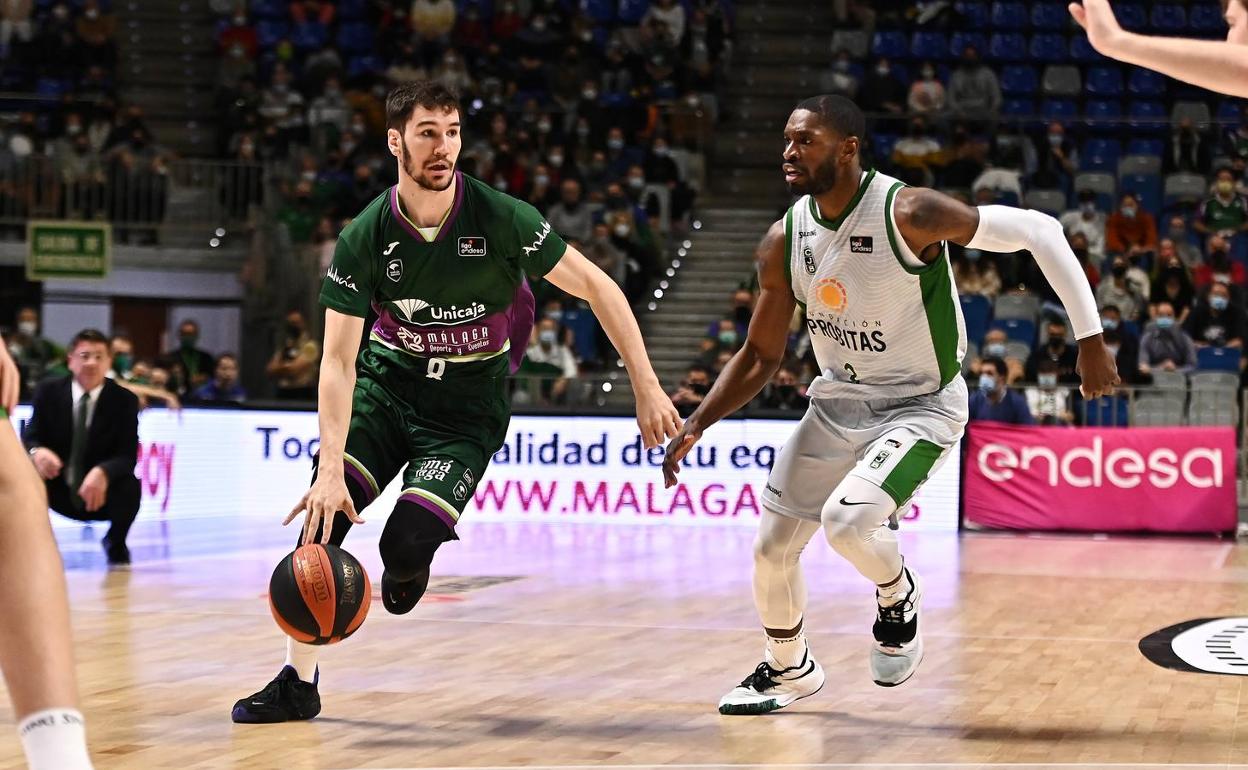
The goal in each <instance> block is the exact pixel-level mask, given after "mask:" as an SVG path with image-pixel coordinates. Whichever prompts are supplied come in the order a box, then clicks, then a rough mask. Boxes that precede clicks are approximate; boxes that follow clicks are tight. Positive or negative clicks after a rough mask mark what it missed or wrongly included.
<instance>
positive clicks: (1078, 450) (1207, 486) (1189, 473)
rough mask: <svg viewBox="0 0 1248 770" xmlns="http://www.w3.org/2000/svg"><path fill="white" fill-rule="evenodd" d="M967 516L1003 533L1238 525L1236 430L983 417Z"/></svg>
mask: <svg viewBox="0 0 1248 770" xmlns="http://www.w3.org/2000/svg"><path fill="white" fill-rule="evenodd" d="M967 436H968V437H967V439H965V441H966V445H967V452H966V475H965V478H964V481H963V483H964V485H965V486H964V489H963V493H964V498H963V500H964V506H965V507H964V512H965V516H966V521H967V523H969V524H976V525H980V526H984V527H994V528H1001V529H1033V530H1083V531H1096V532H1107V531H1153V532H1224V531H1228V530H1233V529H1235V525H1236V521H1237V512H1236V491H1235V481H1236V475H1235V471H1236V468H1235V457H1236V455H1235V431H1234V429H1232V428H1131V429H1130V430H1126V429H1122V428H1104V429H1101V428H1039V427H1025V426H1016V425H1002V424H1000V423H985V422H973V423H971V424H970V426H969V427H968V429H967Z"/></svg>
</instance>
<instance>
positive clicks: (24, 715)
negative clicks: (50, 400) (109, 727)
mask: <svg viewBox="0 0 1248 770" xmlns="http://www.w3.org/2000/svg"><path fill="white" fill-rule="evenodd" d="M2 365H3V364H0V366H2ZM0 374H2V373H0ZM0 415H4V409H3V407H0ZM0 511H3V512H4V515H2V516H0V606H3V607H4V608H5V613H6V620H5V622H4V623H0V668H2V669H3V671H4V679H5V682H6V683H7V684H8V688H9V696H10V697H11V698H12V701H13V708H14V710H15V711H16V712H17V720H18V732H19V734H20V735H21V739H22V746H23V748H24V749H25V751H26V760H27V762H28V763H29V765H30V768H31V770H91V759H90V757H89V756H88V755H87V744H86V733H85V729H84V725H83V719H82V714H81V713H80V712H79V711H78V686H77V683H76V681H75V674H74V649H73V640H72V637H71V634H70V625H69V601H68V599H67V598H66V595H65V575H64V568H63V566H62V564H61V555H60V552H59V551H57V548H56V541H55V540H54V539H53V538H52V527H51V524H50V523H49V521H48V503H47V497H46V494H45V492H44V489H43V484H42V483H41V482H40V480H39V476H38V474H36V473H35V469H34V466H32V465H31V463H30V460H29V458H27V457H26V453H25V452H24V451H23V450H22V445H21V442H20V441H18V438H17V434H16V433H15V432H14V431H13V428H12V426H11V425H10V424H9V421H8V417H7V416H5V417H4V419H2V420H0Z"/></svg>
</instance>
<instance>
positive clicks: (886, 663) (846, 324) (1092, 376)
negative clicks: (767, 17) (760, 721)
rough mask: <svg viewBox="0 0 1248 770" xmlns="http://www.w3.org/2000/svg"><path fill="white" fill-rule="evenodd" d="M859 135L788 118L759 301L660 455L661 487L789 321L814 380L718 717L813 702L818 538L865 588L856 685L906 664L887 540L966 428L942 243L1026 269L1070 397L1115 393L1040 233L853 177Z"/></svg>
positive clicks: (826, 108)
mask: <svg viewBox="0 0 1248 770" xmlns="http://www.w3.org/2000/svg"><path fill="white" fill-rule="evenodd" d="M864 134H865V121H864V118H863V115H862V112H861V111H860V110H859V109H858V107H857V106H855V105H854V103H853V102H851V101H850V100H848V99H845V98H843V97H839V96H816V97H813V98H810V99H806V100H805V101H803V102H801V103H800V104H798V105H797V108H796V109H795V110H794V111H793V113H792V115H790V117H789V121H788V124H787V125H786V126H785V128H784V164H783V169H784V178H785V181H786V182H787V183H788V186H789V189H790V190H791V191H792V192H793V193H795V194H800V195H801V197H800V198H798V200H797V202H796V203H794V204H793V205H792V207H791V208H790V209H789V210H788V213H786V214H785V216H784V218H783V219H782V220H780V221H778V222H776V223H775V224H774V225H772V226H771V229H770V230H768V231H767V234H766V235H765V236H764V237H763V239H762V242H761V244H760V245H759V247H758V252H757V256H758V273H759V282H760V286H761V293H760V295H759V299H758V306H757V308H756V310H755V311H754V317H753V320H752V321H751V322H750V328H749V334H748V336H747V339H746V342H745V345H744V347H742V348H741V350H740V351H738V353H737V354H736V355H735V356H734V357H733V358H732V360H731V361H730V362H729V363H728V364H727V366H726V367H725V368H724V372H723V374H721V375H720V377H719V380H718V381H717V382H716V383H715V385H714V387H712V388H711V390H710V392H709V393H708V394H707V396H706V398H705V399H703V401H702V405H701V406H700V407H698V409H697V411H695V412H694V413H693V415H692V416H690V417H689V418H688V419H687V420H686V421H685V425H684V428H683V429H682V430H681V432H680V434H679V435H677V436H676V438H674V439H673V440H672V442H671V443H670V444H669V445H668V447H667V456H666V458H665V461H664V465H663V471H664V477H665V480H666V482H667V485H668V486H669V487H670V486H672V485H673V484H675V483H676V474H677V473H678V472H679V470H680V465H679V463H680V461H681V459H683V458H684V456H685V455H686V454H687V453H688V452H689V449H690V448H691V447H692V446H693V444H694V442H696V441H697V440H698V438H699V437H700V436H701V435H702V432H703V431H704V430H706V429H707V428H708V427H710V426H711V425H712V424H714V423H715V422H716V421H717V420H719V419H720V418H722V417H725V416H727V415H729V414H731V413H732V412H735V411H736V410H737V409H739V408H741V407H742V406H744V405H745V404H746V403H748V402H749V401H750V400H751V399H752V398H753V397H754V396H755V394H757V393H758V392H759V390H760V389H762V387H763V385H764V384H765V383H766V382H767V381H768V380H769V379H770V378H771V376H772V374H773V373H774V372H775V371H776V368H777V367H778V366H779V365H780V362H781V359H782V358H783V356H784V353H785V341H786V337H787V334H788V329H789V321H790V319H791V318H792V317H793V312H794V309H795V306H796V305H799V304H800V305H801V306H802V310H803V314H804V317H805V322H806V328H807V331H808V332H809V333H810V338H811V343H812V346H813V348H814V352H815V356H816V358H817V359H818V362H819V366H820V368H821V369H822V374H821V375H820V376H819V377H817V378H816V379H815V381H814V382H813V383H812V384H811V386H810V396H811V402H810V408H809V409H808V410H807V412H806V415H805V416H804V417H803V418H802V421H801V423H800V424H799V425H798V427H797V429H796V431H795V432H794V433H793V435H792V437H791V438H790V439H789V441H788V443H787V444H785V446H784V448H783V449H782V450H781V451H780V453H779V455H778V456H777V459H776V464H775V467H774V468H773V470H772V472H771V476H770V478H769V479H768V483H767V487H766V491H765V492H764V493H763V495H762V503H763V508H764V510H763V514H762V518H761V521H760V523H759V533H758V539H757V541H756V542H755V550H754V553H755V560H754V601H755V604H756V605H757V607H758V612H759V616H760V619H761V620H762V624H763V627H764V630H765V631H766V635H767V647H766V656H765V659H764V661H763V662H762V663H760V664H759V665H758V667H757V668H756V669H755V670H754V672H753V673H752V674H750V676H748V677H747V678H746V679H745V681H743V682H742V683H741V684H740V685H739V686H738V687H736V688H734V689H733V690H732V691H731V692H729V693H728V694H727V695H725V696H724V698H723V699H722V700H721V701H720V704H719V710H720V713H721V714H759V713H764V712H767V711H774V710H775V709H778V708H783V707H785V706H787V705H789V704H790V703H792V702H793V701H795V700H797V699H799V698H803V697H806V696H808V695H813V694H814V693H815V692H816V691H817V690H818V689H819V688H820V687H822V686H823V682H824V673H823V669H822V668H820V667H819V664H818V663H817V662H815V659H814V657H813V656H812V654H811V652H810V650H809V649H808V648H807V644H806V638H805V635H804V634H803V631H802V620H803V613H804V611H805V608H806V586H805V584H804V582H803V580H802V574H801V570H800V568H799V566H798V557H799V556H800V555H801V552H802V549H803V548H804V547H805V546H806V544H807V542H808V541H809V540H810V539H811V538H812V537H813V536H814V535H815V533H816V532H817V531H818V530H819V528H820V526H822V527H823V530H824V535H825V536H826V537H827V540H828V543H829V544H830V545H831V546H832V548H833V549H835V550H836V551H837V552H838V553H839V554H841V555H842V556H843V557H845V559H847V560H848V561H849V562H850V563H851V564H852V565H853V566H854V567H855V568H857V569H858V571H859V572H860V573H862V575H863V576H864V577H866V578H867V579H868V580H870V581H871V582H872V583H873V584H875V586H876V597H877V605H878V607H877V616H876V618H877V619H876V622H875V625H874V628H873V633H874V636H875V643H874V644H873V645H872V647H871V650H870V668H871V678H872V679H873V680H874V681H875V683H876V684H879V685H883V686H885V687H891V686H893V685H898V684H901V683H902V682H904V681H906V680H907V679H908V678H909V677H910V675H911V674H913V673H914V670H915V668H916V667H917V666H918V665H919V661H920V660H921V659H922V657H923V640H922V637H921V636H920V634H919V603H920V600H921V599H922V596H923V586H922V581H921V580H920V578H919V576H918V574H917V573H916V572H915V571H914V570H913V569H911V568H910V567H908V566H906V565H905V564H904V562H903V560H902V557H901V553H900V552H899V551H898V547H897V538H896V536H895V535H894V534H893V531H892V529H890V528H889V526H888V524H889V523H890V519H891V518H892V517H893V516H894V514H895V513H896V512H897V511H898V510H904V507H905V505H906V504H907V503H908V501H909V500H910V498H911V497H912V496H913V495H914V492H915V490H916V489H917V488H918V487H919V485H920V484H922V483H923V482H924V481H925V480H926V479H927V477H928V476H929V475H930V474H931V472H932V471H933V469H935V468H936V467H937V465H938V464H939V463H940V462H942V461H943V460H944V458H945V457H946V455H947V454H948V453H949V452H950V451H951V450H955V448H956V446H957V444H958V441H959V439H960V438H961V436H962V430H963V428H964V426H965V425H966V419H967V391H966V384H965V383H964V381H963V379H962V377H961V376H960V371H961V361H962V356H963V354H964V352H965V351H966V328H965V325H964V323H963V320H962V311H961V305H960V304H959V302H958V296H957V289H956V288H955V287H954V283H953V273H952V271H951V269H950V267H949V256H948V252H947V249H946V243H947V242H949V241H952V242H954V243H960V244H963V245H965V246H969V247H971V248H976V249H982V250H985V251H996V252H1014V251H1019V250H1024V249H1025V250H1027V251H1029V252H1031V253H1032V255H1034V257H1035V259H1036V261H1037V262H1039V264H1040V266H1041V268H1042V269H1043V270H1044V274H1045V277H1047V278H1048V280H1049V283H1050V284H1051V285H1052V286H1053V288H1054V289H1055V290H1056V292H1057V294H1058V296H1059V297H1060V298H1061V299H1062V302H1063V303H1064V304H1065V306H1066V309H1067V311H1068V312H1069V314H1070V318H1071V321H1072V323H1073V326H1074V330H1075V336H1076V337H1077V338H1078V340H1079V363H1078V368H1079V372H1080V374H1081V376H1082V378H1083V384H1082V390H1083V394H1084V396H1085V397H1087V398H1095V397H1097V396H1100V395H1102V394H1106V393H1110V392H1112V391H1113V389H1114V386H1115V385H1117V384H1118V382H1119V380H1118V374H1117V371H1116V369H1115V366H1114V357H1113V355H1111V354H1110V352H1109V351H1108V350H1107V349H1106V347H1105V344H1104V342H1103V341H1102V339H1101V324H1100V318H1099V316H1098V313H1097V308H1096V303H1095V301H1094V300H1093V297H1092V290H1091V288H1090V287H1089V286H1088V281H1087V278H1085V277H1084V273H1083V269H1082V268H1081V267H1080V265H1079V261H1078V260H1077V259H1076V258H1075V255H1074V254H1073V253H1072V252H1071V250H1070V247H1069V246H1068V245H1067V243H1066V239H1065V237H1064V235H1063V233H1062V227H1061V225H1060V224H1058V222H1057V220H1055V219H1053V218H1052V217H1049V216H1047V215H1044V214H1041V213H1039V212H1036V211H1025V210H1021V209H1015V208H1010V207H1006V206H981V207H979V208H972V207H970V206H966V205H964V204H962V203H960V202H958V201H956V200H954V199H953V198H950V197H948V196H945V195H943V194H941V193H938V192H936V191H934V190H928V189H922V188H911V187H906V186H905V185H904V184H902V183H901V182H899V181H897V180H896V179H892V178H890V177H888V176H885V175H884V174H881V173H879V172H876V171H864V170H863V168H862V167H861V165H860V162H859V147H860V143H861V141H862V137H863V136H864Z"/></svg>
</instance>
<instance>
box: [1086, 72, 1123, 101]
mask: <svg viewBox="0 0 1248 770" xmlns="http://www.w3.org/2000/svg"><path fill="white" fill-rule="evenodd" d="M1083 87H1084V89H1085V90H1086V91H1087V92H1088V93H1089V94H1092V95H1094V96H1122V70H1120V69H1118V68H1117V67H1092V68H1091V69H1089V70H1088V75H1087V77H1086V78H1084V80H1083Z"/></svg>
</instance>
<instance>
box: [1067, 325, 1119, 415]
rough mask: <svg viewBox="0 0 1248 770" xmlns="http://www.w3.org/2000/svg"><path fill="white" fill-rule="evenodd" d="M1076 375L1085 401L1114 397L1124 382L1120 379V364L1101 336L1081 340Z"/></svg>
mask: <svg viewBox="0 0 1248 770" xmlns="http://www.w3.org/2000/svg"><path fill="white" fill-rule="evenodd" d="M1075 373H1076V374H1078V375H1079V379H1080V381H1081V384H1080V386H1079V392H1080V393H1082V394H1083V397H1084V398H1085V399H1093V398H1100V397H1101V396H1112V395H1113V394H1114V389H1115V388H1116V387H1117V386H1118V385H1119V384H1120V383H1121V382H1122V380H1121V379H1120V378H1119V377H1118V364H1117V363H1115V362H1114V356H1113V354H1111V353H1110V352H1109V348H1107V347H1105V340H1104V338H1102V336H1101V335H1099V334H1097V335H1095V336H1092V337H1084V338H1083V339H1081V340H1079V360H1078V361H1077V362H1076V363H1075Z"/></svg>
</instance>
